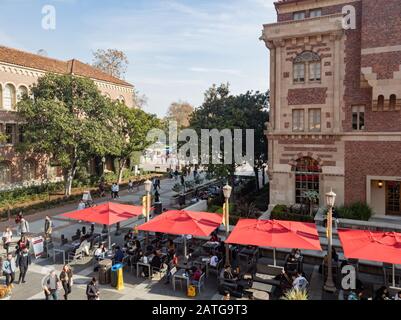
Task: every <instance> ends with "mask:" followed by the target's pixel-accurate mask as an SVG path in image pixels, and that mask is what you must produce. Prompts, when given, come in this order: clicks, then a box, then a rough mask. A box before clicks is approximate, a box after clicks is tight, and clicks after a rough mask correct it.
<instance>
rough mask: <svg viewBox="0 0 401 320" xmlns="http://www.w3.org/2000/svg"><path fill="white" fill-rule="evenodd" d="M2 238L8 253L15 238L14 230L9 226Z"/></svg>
mask: <svg viewBox="0 0 401 320" xmlns="http://www.w3.org/2000/svg"><path fill="white" fill-rule="evenodd" d="M2 240H3V247H4V250H6V254H8V251H9V250H10V245H11V241H12V240H13V232H12V231H11V229H10V228H9V227H7V228H6V230H5V231H4V232H3V235H2Z"/></svg>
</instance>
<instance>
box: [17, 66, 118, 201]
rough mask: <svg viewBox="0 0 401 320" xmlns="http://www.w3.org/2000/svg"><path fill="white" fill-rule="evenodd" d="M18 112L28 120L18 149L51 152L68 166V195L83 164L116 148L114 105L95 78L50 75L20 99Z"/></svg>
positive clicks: (52, 156)
mask: <svg viewBox="0 0 401 320" xmlns="http://www.w3.org/2000/svg"><path fill="white" fill-rule="evenodd" d="M18 111H19V112H20V114H21V116H22V118H23V119H24V121H25V122H26V124H25V126H24V129H25V133H24V143H22V144H20V145H19V150H20V151H33V152H38V153H43V154H48V155H49V156H50V158H51V160H52V161H53V162H55V163H57V164H58V165H59V166H60V167H61V168H62V170H63V175H64V179H65V180H64V181H65V194H66V195H70V194H71V185H72V181H73V179H74V176H75V173H76V171H77V169H78V167H79V166H85V165H86V164H87V162H88V161H89V160H90V159H91V158H92V157H93V156H94V155H100V156H103V155H106V154H113V153H115V152H116V150H115V146H114V145H113V144H112V143H110V142H111V139H113V138H112V137H111V132H113V131H112V122H111V121H110V119H112V117H113V116H114V110H113V105H112V104H111V103H110V100H109V99H106V98H105V97H103V96H102V95H101V93H100V92H99V90H98V88H97V87H96V85H95V83H94V82H93V81H92V80H90V79H86V78H81V77H75V76H72V75H55V74H47V75H46V76H44V77H42V78H40V79H39V80H38V82H37V84H35V85H34V86H33V87H32V89H31V95H30V96H29V97H28V96H25V97H23V99H22V100H21V101H20V102H19V103H18Z"/></svg>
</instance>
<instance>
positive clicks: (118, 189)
mask: <svg viewBox="0 0 401 320" xmlns="http://www.w3.org/2000/svg"><path fill="white" fill-rule="evenodd" d="M119 193H120V185H119V184H118V182H116V194H115V197H116V198H120V194H119Z"/></svg>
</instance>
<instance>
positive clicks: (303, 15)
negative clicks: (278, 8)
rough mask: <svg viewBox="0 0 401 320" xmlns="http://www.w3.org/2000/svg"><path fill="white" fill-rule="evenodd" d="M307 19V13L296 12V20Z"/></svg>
mask: <svg viewBox="0 0 401 320" xmlns="http://www.w3.org/2000/svg"><path fill="white" fill-rule="evenodd" d="M303 19H305V11H298V12H294V20H303Z"/></svg>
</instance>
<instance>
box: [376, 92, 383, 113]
mask: <svg viewBox="0 0 401 320" xmlns="http://www.w3.org/2000/svg"><path fill="white" fill-rule="evenodd" d="M383 107H384V96H383V95H382V94H381V95H380V96H379V98H378V99H377V109H381V110H383Z"/></svg>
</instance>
